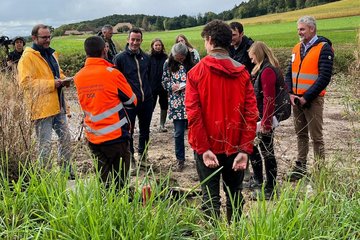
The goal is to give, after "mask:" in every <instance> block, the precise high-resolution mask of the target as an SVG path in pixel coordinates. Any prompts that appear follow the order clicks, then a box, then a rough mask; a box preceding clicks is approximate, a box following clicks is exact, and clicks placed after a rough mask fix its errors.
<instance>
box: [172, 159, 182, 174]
mask: <svg viewBox="0 0 360 240" xmlns="http://www.w3.org/2000/svg"><path fill="white" fill-rule="evenodd" d="M184 168H185V161H184V160H182V161H179V160H177V163H176V165H174V166H173V167H172V168H171V170H172V171H174V172H182V171H183V170H184Z"/></svg>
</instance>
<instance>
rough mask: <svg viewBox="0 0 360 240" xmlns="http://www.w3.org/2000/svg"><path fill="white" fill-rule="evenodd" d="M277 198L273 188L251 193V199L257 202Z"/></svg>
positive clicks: (256, 190)
mask: <svg viewBox="0 0 360 240" xmlns="http://www.w3.org/2000/svg"><path fill="white" fill-rule="evenodd" d="M274 196H275V190H274V189H273V188H264V192H263V190H262V189H259V188H257V189H255V190H254V191H252V192H251V195H250V199H251V200H253V201H257V200H272V199H273V198H274Z"/></svg>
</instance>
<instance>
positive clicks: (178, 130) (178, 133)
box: [173, 119, 187, 162]
mask: <svg viewBox="0 0 360 240" xmlns="http://www.w3.org/2000/svg"><path fill="white" fill-rule="evenodd" d="M173 122H174V138H175V155H176V159H177V160H178V161H180V162H181V161H185V144H184V133H185V129H186V123H187V120H186V119H181V120H175V119H174V120H173Z"/></svg>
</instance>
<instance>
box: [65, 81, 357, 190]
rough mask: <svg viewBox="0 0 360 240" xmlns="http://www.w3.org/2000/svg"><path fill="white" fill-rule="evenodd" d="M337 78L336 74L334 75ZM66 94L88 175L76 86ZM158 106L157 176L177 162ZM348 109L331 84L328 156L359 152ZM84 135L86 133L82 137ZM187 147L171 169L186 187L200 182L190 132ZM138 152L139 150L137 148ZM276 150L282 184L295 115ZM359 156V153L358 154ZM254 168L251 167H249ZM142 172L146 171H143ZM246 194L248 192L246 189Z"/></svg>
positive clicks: (80, 163)
mask: <svg viewBox="0 0 360 240" xmlns="http://www.w3.org/2000/svg"><path fill="white" fill-rule="evenodd" d="M335 77H336V76H335ZM66 97H67V98H68V99H69V102H70V105H71V111H72V117H71V118H70V119H69V125H70V128H71V132H72V135H73V138H74V142H75V145H77V148H76V150H75V154H76V164H77V167H78V172H79V173H80V174H84V175H86V174H87V173H89V172H91V170H92V160H91V158H90V157H89V154H88V150H87V147H86V145H85V144H84V140H80V141H79V140H78V136H79V132H80V122H81V116H82V113H81V110H80V107H79V105H78V103H77V100H76V92H75V89H74V88H69V89H68V90H67V95H66ZM159 112H160V109H159V105H158V104H157V107H156V109H155V112H154V114H153V119H152V123H151V135H150V139H151V140H150V141H151V142H150V145H149V152H148V158H149V161H150V162H151V163H152V165H153V170H154V172H155V175H160V174H161V175H166V174H168V173H169V170H170V169H171V166H173V165H175V164H176V158H175V150H174V139H173V123H172V121H169V120H167V122H166V127H167V129H168V132H165V133H164V132H159V131H158V128H159ZM345 112H346V111H345V108H344V106H343V105H341V104H340V93H339V92H336V90H335V87H333V86H330V87H329V90H328V93H327V95H326V101H325V111H324V137H325V147H326V154H327V156H329V155H332V154H334V153H342V152H344V150H345V149H348V148H350V147H352V148H353V149H354V150H355V151H354V152H355V153H358V152H360V151H359V149H360V146H359V143H357V142H356V141H355V140H354V139H355V137H354V134H355V133H354V132H355V131H354V129H355V128H356V129H359V126H360V124H359V123H358V122H354V121H352V120H351V119H349V118H348V117H346V114H345ZM82 138H83V136H82ZM137 140H138V131H137V130H136V132H135V147H136V146H137ZM185 147H186V166H185V169H184V170H183V172H171V174H170V177H171V180H172V182H173V184H175V185H178V186H180V187H184V188H192V187H194V186H196V185H198V184H199V182H198V177H197V173H196V169H195V161H194V158H193V152H192V149H191V148H190V146H189V144H188V141H187V132H186V136H185ZM135 151H136V150H135ZM275 153H276V158H277V162H278V178H277V179H278V182H279V183H280V184H281V183H282V181H283V180H284V179H285V176H286V174H287V172H288V171H289V170H290V169H291V167H292V164H293V162H294V161H295V159H296V154H297V143H296V135H295V130H294V127H293V119H292V117H291V118H290V119H288V120H286V121H284V122H281V126H279V127H278V128H277V129H276V134H275ZM356 157H357V158H359V154H357V156H356ZM312 158H313V152H312V148H310V154H309V163H310V166H311V165H312V161H313V160H312ZM250 169H251V168H250ZM142 174H143V173H142ZM244 191H245V195H247V194H246V191H248V190H246V189H245V190H244Z"/></svg>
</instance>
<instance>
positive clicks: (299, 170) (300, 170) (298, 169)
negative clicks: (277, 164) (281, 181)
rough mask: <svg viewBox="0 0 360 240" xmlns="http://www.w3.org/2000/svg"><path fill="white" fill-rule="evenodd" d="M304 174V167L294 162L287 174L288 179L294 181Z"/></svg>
mask: <svg viewBox="0 0 360 240" xmlns="http://www.w3.org/2000/svg"><path fill="white" fill-rule="evenodd" d="M305 175H306V167H305V166H301V165H300V164H296V165H295V167H294V168H293V170H292V171H291V172H290V173H289V174H288V180H289V181H290V182H294V181H297V180H300V179H301V178H303V177H304V176H305Z"/></svg>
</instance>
